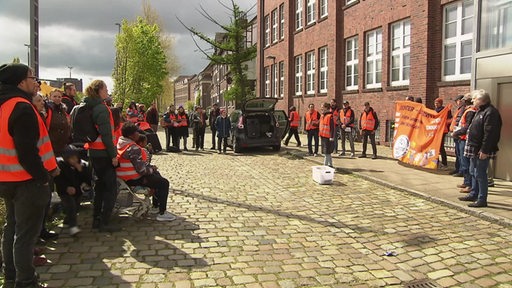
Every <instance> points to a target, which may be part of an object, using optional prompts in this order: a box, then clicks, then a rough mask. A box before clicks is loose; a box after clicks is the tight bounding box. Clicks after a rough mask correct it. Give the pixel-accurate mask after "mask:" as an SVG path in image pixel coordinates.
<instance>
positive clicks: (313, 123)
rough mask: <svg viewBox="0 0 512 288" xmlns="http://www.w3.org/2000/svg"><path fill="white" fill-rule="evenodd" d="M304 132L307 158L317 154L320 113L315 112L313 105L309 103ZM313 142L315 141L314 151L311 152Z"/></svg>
mask: <svg viewBox="0 0 512 288" xmlns="http://www.w3.org/2000/svg"><path fill="white" fill-rule="evenodd" d="M304 118H305V119H306V132H307V133H308V153H309V156H316V155H317V154H318V132H319V131H318V129H319V126H320V113H318V111H316V110H315V104H313V103H311V104H309V106H308V111H307V112H306V117H304ZM313 140H314V141H315V150H314V152H313V143H312V142H313Z"/></svg>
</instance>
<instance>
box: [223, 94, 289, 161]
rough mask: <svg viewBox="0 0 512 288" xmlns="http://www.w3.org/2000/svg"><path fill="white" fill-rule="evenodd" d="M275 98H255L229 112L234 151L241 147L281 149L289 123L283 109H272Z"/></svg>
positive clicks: (239, 150) (236, 151) (240, 149)
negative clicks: (240, 108) (239, 108)
mask: <svg viewBox="0 0 512 288" xmlns="http://www.w3.org/2000/svg"><path fill="white" fill-rule="evenodd" d="M276 103H277V99H275V98H255V99H250V100H248V101H246V102H245V103H244V105H243V106H242V110H235V111H233V112H232V113H231V115H230V116H229V117H230V120H231V132H232V133H231V144H232V145H233V150H234V151H235V153H239V152H241V151H242V149H243V148H249V147H262V146H269V147H272V149H274V151H279V150H280V149H281V140H282V139H283V138H284V136H285V135H286V133H288V129H289V128H290V124H289V123H288V116H287V115H286V112H285V111H283V110H274V108H275V105H276Z"/></svg>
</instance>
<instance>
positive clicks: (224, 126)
mask: <svg viewBox="0 0 512 288" xmlns="http://www.w3.org/2000/svg"><path fill="white" fill-rule="evenodd" d="M160 125H161V126H162V128H164V130H165V147H166V151H167V152H181V151H182V149H180V147H183V150H184V151H188V148H187V138H188V137H189V128H192V140H193V141H192V148H195V150H196V151H198V150H202V151H204V136H205V133H206V127H207V126H210V129H211V132H212V147H211V148H210V150H216V149H217V148H216V147H218V151H219V153H226V147H227V145H228V144H227V142H228V141H227V140H228V138H229V136H230V131H231V122H230V119H229V117H227V110H225V109H220V108H219V105H218V104H217V103H214V104H213V105H212V108H211V110H210V113H209V115H207V114H206V111H205V110H204V109H203V107H200V106H196V107H195V108H194V111H193V112H191V113H189V114H187V113H186V111H185V109H184V108H183V106H181V105H180V106H178V110H177V111H176V106H174V105H172V104H171V105H170V106H169V107H168V109H167V111H166V112H165V113H164V114H163V116H162V118H161V121H160ZM181 140H183V146H181V144H180V143H181Z"/></svg>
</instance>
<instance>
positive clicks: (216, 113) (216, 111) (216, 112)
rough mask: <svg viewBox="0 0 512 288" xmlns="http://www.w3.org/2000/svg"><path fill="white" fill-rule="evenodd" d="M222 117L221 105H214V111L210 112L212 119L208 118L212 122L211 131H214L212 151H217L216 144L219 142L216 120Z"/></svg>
mask: <svg viewBox="0 0 512 288" xmlns="http://www.w3.org/2000/svg"><path fill="white" fill-rule="evenodd" d="M219 116H220V109H219V104H217V103H214V104H213V106H212V109H211V110H210V117H209V118H208V119H209V121H210V123H209V124H210V129H211V130H212V147H211V148H210V150H215V143H216V142H217V138H216V137H215V136H216V134H217V127H216V126H215V120H217V117H219Z"/></svg>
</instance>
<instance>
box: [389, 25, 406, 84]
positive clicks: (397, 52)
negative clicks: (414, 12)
mask: <svg viewBox="0 0 512 288" xmlns="http://www.w3.org/2000/svg"><path fill="white" fill-rule="evenodd" d="M395 27H396V28H398V30H399V31H400V32H399V33H398V34H397V35H395ZM395 39H397V40H398V41H399V45H398V47H397V48H395V49H393V48H394V47H393V44H394V40H395ZM389 43H390V49H389V50H390V54H391V56H390V61H389V79H390V81H391V86H405V85H409V79H410V75H411V74H410V73H411V72H410V71H411V20H410V19H404V20H402V21H399V22H395V23H393V24H391V41H389ZM407 56H408V57H409V66H405V64H404V62H405V61H404V59H405V57H407ZM393 57H399V59H400V61H399V62H400V63H399V66H398V67H397V69H398V80H394V81H393V70H394V68H395V67H393ZM405 69H409V75H408V77H404V71H405Z"/></svg>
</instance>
